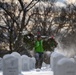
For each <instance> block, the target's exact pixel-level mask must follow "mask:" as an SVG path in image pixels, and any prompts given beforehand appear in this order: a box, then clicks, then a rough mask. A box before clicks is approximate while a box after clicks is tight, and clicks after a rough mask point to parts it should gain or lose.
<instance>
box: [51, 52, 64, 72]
mask: <svg viewBox="0 0 76 75" xmlns="http://www.w3.org/2000/svg"><path fill="white" fill-rule="evenodd" d="M62 58H64V55H62V54H60V53H58V52H53V53H52V54H51V58H50V64H51V69H52V71H55V70H56V65H57V62H58V61H59V60H60V59H62Z"/></svg>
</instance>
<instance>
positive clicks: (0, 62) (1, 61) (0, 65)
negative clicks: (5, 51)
mask: <svg viewBox="0 0 76 75" xmlns="http://www.w3.org/2000/svg"><path fill="white" fill-rule="evenodd" d="M2 68H3V59H2V58H0V71H2Z"/></svg>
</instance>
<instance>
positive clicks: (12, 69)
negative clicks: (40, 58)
mask: <svg viewBox="0 0 76 75" xmlns="http://www.w3.org/2000/svg"><path fill="white" fill-rule="evenodd" d="M35 63H36V61H35V58H34V57H28V56H26V55H22V56H21V55H20V54H19V53H17V52H13V53H11V54H7V55H4V56H3V58H0V71H2V72H3V75H20V74H21V71H29V70H32V69H35Z"/></svg>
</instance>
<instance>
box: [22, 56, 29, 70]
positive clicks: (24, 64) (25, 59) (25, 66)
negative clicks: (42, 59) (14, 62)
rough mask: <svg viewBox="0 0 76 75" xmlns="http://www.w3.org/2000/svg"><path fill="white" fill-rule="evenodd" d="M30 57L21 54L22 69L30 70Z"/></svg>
mask: <svg viewBox="0 0 76 75" xmlns="http://www.w3.org/2000/svg"><path fill="white" fill-rule="evenodd" d="M29 59H30V58H29V57H28V56H27V55H22V56H21V62H22V71H29V70H30V65H29V63H30V62H29Z"/></svg>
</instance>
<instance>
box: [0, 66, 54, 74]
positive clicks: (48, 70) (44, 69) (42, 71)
mask: <svg viewBox="0 0 76 75" xmlns="http://www.w3.org/2000/svg"><path fill="white" fill-rule="evenodd" d="M22 74H23V75H53V72H52V71H51V68H48V67H42V68H41V69H34V70H31V71H26V72H22ZM22 74H20V75H22ZM0 75H3V73H2V72H0Z"/></svg>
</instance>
